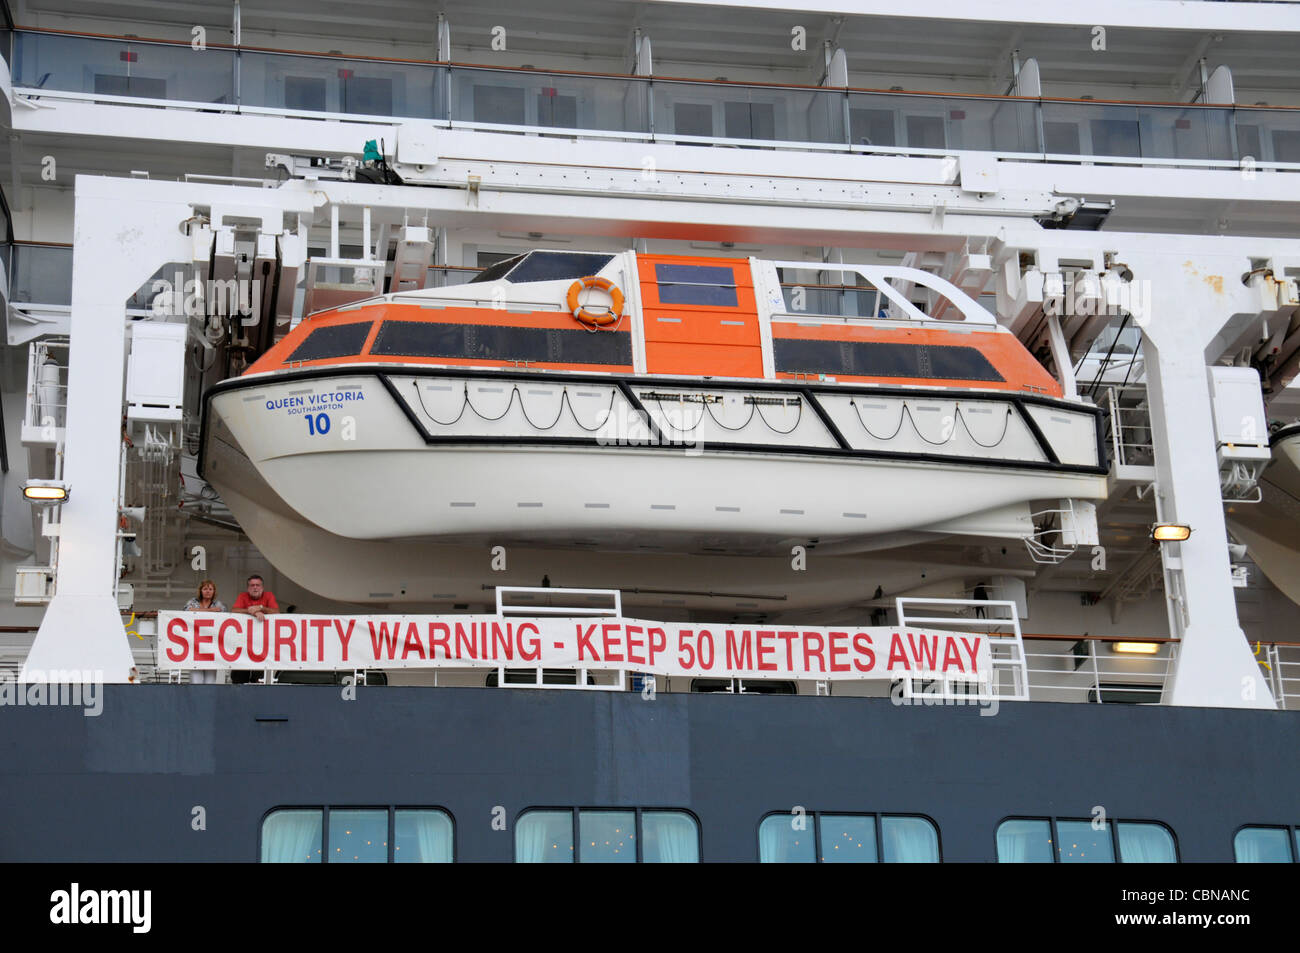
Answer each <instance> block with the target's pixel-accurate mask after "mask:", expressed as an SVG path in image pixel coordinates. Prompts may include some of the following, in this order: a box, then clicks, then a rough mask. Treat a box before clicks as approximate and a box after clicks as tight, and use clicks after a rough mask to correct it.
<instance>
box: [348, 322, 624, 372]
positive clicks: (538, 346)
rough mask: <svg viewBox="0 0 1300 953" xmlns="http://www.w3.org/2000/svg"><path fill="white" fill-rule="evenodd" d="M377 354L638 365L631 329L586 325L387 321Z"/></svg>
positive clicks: (375, 348)
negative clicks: (599, 328)
mask: <svg viewBox="0 0 1300 953" xmlns="http://www.w3.org/2000/svg"><path fill="white" fill-rule="evenodd" d="M370 353H371V354H382V355H387V356H391V357H457V358H474V359H477V360H486V361H528V362H530V363H552V364H611V365H619V366H624V365H630V364H631V363H632V339H631V335H630V334H628V333H627V332H626V331H622V332H614V333H610V332H602V333H600V334H592V333H591V332H589V331H586V330H584V329H582V328H575V329H574V330H572V331H570V330H566V329H560V328H519V327H508V326H503V325H491V324H443V323H439V322H423V321H385V322H384V323H383V324H382V325H380V327H379V334H378V335H376V336H375V343H374V344H373V345H371V348H370Z"/></svg>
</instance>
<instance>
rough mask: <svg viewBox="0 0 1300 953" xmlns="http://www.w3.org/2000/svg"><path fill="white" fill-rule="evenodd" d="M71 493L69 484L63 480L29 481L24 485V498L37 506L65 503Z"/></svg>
mask: <svg viewBox="0 0 1300 953" xmlns="http://www.w3.org/2000/svg"><path fill="white" fill-rule="evenodd" d="M71 492H72V491H71V489H69V487H68V484H66V483H64V482H63V481H62V480H28V481H27V482H26V483H24V484H23V497H24V498H26V499H27V501H28V502H30V503H35V504H36V505H37V506H56V505H58V504H59V503H65V502H67V499H68V497H69V496H70V495H71Z"/></svg>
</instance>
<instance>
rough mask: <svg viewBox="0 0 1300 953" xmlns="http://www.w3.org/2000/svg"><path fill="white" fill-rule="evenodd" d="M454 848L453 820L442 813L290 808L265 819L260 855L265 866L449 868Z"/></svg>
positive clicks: (434, 809)
mask: <svg viewBox="0 0 1300 953" xmlns="http://www.w3.org/2000/svg"><path fill="white" fill-rule="evenodd" d="M454 844H455V841H454V826H453V822H452V819H451V815H450V814H448V813H447V812H446V811H443V810H440V809H437V808H391V807H325V808H290V809H280V810H273V811H271V812H270V813H268V814H267V815H266V817H265V818H264V819H263V821H262V843H261V847H260V856H261V861H262V863H264V864H302V863H320V862H321V860H322V859H325V860H326V862H327V863H331V864H342V863H347V864H357V863H372V864H383V863H399V864H402V863H405V864H419V863H423V864H432V863H443V864H449V863H451V862H452V860H453V858H454V853H455V851H454ZM390 846H391V849H390Z"/></svg>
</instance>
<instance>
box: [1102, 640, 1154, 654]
mask: <svg viewBox="0 0 1300 953" xmlns="http://www.w3.org/2000/svg"><path fill="white" fill-rule="evenodd" d="M1110 650H1111V651H1112V652H1115V653H1116V654H1118V655H1155V654H1156V653H1157V652H1159V651H1160V643H1158V642H1112V643H1110Z"/></svg>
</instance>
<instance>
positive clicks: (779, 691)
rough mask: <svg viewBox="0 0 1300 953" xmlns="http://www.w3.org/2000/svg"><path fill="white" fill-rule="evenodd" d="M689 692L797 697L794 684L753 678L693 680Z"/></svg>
mask: <svg viewBox="0 0 1300 953" xmlns="http://www.w3.org/2000/svg"><path fill="white" fill-rule="evenodd" d="M691 691H693V692H698V693H701V694H710V693H715V692H732V693H735V694H737V695H797V694H799V692H798V689H797V688H796V687H795V684H794V682H781V681H768V680H765V679H755V678H693V679H691Z"/></svg>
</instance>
